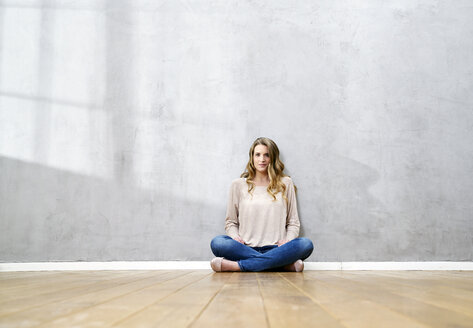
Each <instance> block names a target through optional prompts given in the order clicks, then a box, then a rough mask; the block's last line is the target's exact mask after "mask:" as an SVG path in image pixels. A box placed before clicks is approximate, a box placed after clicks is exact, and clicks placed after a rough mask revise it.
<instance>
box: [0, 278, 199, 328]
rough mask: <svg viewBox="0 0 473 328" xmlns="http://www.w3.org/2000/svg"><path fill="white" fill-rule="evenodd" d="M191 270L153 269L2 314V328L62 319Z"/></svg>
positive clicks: (32, 325)
mask: <svg viewBox="0 0 473 328" xmlns="http://www.w3.org/2000/svg"><path fill="white" fill-rule="evenodd" d="M189 273H190V271H182V272H180V271H178V272H175V271H157V272H156V271H154V272H153V271H151V272H150V276H149V277H148V278H145V279H139V280H134V279H131V280H130V281H129V282H123V283H117V284H115V285H114V286H112V287H111V288H105V289H100V288H98V289H95V290H92V291H90V292H87V293H85V294H83V295H78V296H76V297H72V298H69V299H65V300H62V301H59V302H53V303H47V304H44V305H42V306H37V307H34V308H30V309H27V310H24V311H20V312H15V313H13V314H11V315H7V316H3V317H0V327H1V328H3V327H19V326H21V327H34V326H37V325H40V324H45V323H46V324H47V322H50V321H53V320H54V319H55V318H62V317H66V316H68V315H73V314H74V313H78V312H80V311H83V310H86V309H90V308H93V307H95V306H99V305H100V304H102V303H105V302H109V301H111V300H114V299H116V298H119V297H121V296H123V295H127V294H129V293H132V292H135V291H137V290H141V289H144V288H148V287H151V286H155V285H156V284H160V283H164V282H166V281H168V280H171V279H174V278H175V277H180V276H183V275H187V274H189Z"/></svg>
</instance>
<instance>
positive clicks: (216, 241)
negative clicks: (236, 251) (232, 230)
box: [210, 235, 231, 256]
mask: <svg viewBox="0 0 473 328" xmlns="http://www.w3.org/2000/svg"><path fill="white" fill-rule="evenodd" d="M229 239H231V238H230V237H229V236H227V235H219V236H216V237H214V238H213V239H212V241H211V242H210V248H211V249H212V252H213V253H214V254H215V256H220V254H221V253H222V252H223V251H224V250H225V248H226V247H228V241H229Z"/></svg>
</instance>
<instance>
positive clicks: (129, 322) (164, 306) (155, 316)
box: [113, 272, 231, 328]
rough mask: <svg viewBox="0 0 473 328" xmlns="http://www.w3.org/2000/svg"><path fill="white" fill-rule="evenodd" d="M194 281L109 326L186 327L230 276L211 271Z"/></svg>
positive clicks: (117, 327)
mask: <svg viewBox="0 0 473 328" xmlns="http://www.w3.org/2000/svg"><path fill="white" fill-rule="evenodd" d="M210 273H211V272H209V276H207V277H205V278H204V279H202V280H199V281H196V282H194V283H192V284H190V285H188V286H186V287H184V288H183V289H181V290H179V291H177V292H176V293H174V294H171V295H169V296H168V297H166V298H164V299H161V300H159V301H158V302H156V303H154V304H151V305H150V306H149V307H147V308H144V309H143V310H142V311H140V312H137V313H134V314H133V315H131V316H130V317H128V318H125V319H124V320H123V321H121V322H118V323H117V324H115V325H114V326H113V327H116V328H127V327H129V328H135V327H140V328H146V327H157V326H159V327H187V326H189V325H190V324H191V323H192V322H193V321H195V320H196V319H197V318H198V317H199V314H200V313H201V312H203V310H204V309H205V307H206V305H207V304H208V303H210V302H211V301H212V299H213V298H214V297H215V296H216V294H217V293H218V292H219V291H220V289H221V288H222V287H223V286H224V284H225V283H226V282H227V281H228V280H229V278H230V277H231V273H219V274H215V273H212V274H210Z"/></svg>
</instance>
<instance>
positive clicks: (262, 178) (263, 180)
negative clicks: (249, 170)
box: [253, 171, 270, 185]
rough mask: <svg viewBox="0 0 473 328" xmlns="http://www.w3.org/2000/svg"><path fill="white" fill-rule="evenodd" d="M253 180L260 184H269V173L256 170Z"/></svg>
mask: <svg viewBox="0 0 473 328" xmlns="http://www.w3.org/2000/svg"><path fill="white" fill-rule="evenodd" d="M253 182H254V183H256V184H258V185H267V184H269V182H270V181H269V175H268V174H263V173H261V172H258V171H256V174H255V178H254V179H253Z"/></svg>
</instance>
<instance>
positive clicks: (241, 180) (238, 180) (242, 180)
mask: <svg viewBox="0 0 473 328" xmlns="http://www.w3.org/2000/svg"><path fill="white" fill-rule="evenodd" d="M245 183H246V179H245V178H236V179H233V180H232V186H235V185H238V186H241V185H243V184H245Z"/></svg>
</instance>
